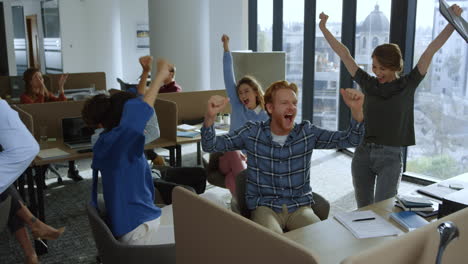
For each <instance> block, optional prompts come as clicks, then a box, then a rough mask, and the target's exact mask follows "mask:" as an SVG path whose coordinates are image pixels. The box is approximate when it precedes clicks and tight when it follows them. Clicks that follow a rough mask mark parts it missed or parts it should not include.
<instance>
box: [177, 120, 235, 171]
mask: <svg viewBox="0 0 468 264" xmlns="http://www.w3.org/2000/svg"><path fill="white" fill-rule="evenodd" d="M202 126H203V124H198V125H195V127H196V129H201V127H202ZM229 128H230V127H229V126H227V127H224V128H222V129H220V128H217V129H216V131H221V132H222V133H218V132H217V134H216V136H221V135H224V134H227V133H228V132H229ZM224 131H225V132H224ZM189 143H197V165H200V164H202V149H201V135H197V136H195V137H177V148H176V151H177V155H176V156H177V158H176V160H177V161H176V162H177V164H178V167H180V166H182V146H181V145H183V144H189Z"/></svg>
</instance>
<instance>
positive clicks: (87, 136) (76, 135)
mask: <svg viewBox="0 0 468 264" xmlns="http://www.w3.org/2000/svg"><path fill="white" fill-rule="evenodd" d="M93 133H94V129H91V128H89V127H87V126H86V124H85V122H84V121H83V119H82V118H81V117H70V118H63V119H62V136H63V142H64V143H82V142H91V135H93Z"/></svg>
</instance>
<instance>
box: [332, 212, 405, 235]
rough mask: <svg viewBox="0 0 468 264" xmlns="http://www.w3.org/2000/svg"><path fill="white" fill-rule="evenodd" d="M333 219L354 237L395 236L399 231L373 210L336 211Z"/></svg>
mask: <svg viewBox="0 0 468 264" xmlns="http://www.w3.org/2000/svg"><path fill="white" fill-rule="evenodd" d="M335 219H336V220H338V222H340V223H341V224H342V225H343V226H344V227H346V228H347V229H348V230H349V231H351V233H353V235H354V236H355V237H356V238H370V237H382V236H395V235H398V234H401V231H400V230H399V229H398V228H396V227H395V226H393V225H392V224H390V223H389V222H387V221H386V220H385V219H383V218H382V217H381V216H379V215H377V214H376V213H374V212H373V211H370V210H368V211H354V212H349V213H337V214H335Z"/></svg>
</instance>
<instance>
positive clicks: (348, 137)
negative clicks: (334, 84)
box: [201, 81, 364, 233]
mask: <svg viewBox="0 0 468 264" xmlns="http://www.w3.org/2000/svg"><path fill="white" fill-rule="evenodd" d="M297 92H298V89H297V86H296V85H295V84H294V83H288V82H287V81H278V82H275V83H273V84H272V85H270V87H268V89H267V91H266V93H265V97H264V98H265V108H266V109H267V111H268V114H269V116H270V119H269V120H268V121H264V122H255V123H254V122H248V123H246V124H245V125H244V126H243V127H241V128H239V129H237V130H235V131H233V132H231V133H229V134H227V135H223V136H218V137H216V136H215V130H214V127H213V124H214V120H215V118H216V114H217V113H219V112H221V111H222V110H223V109H224V107H225V106H226V105H227V103H228V102H229V100H228V99H227V98H224V97H222V96H213V97H211V98H210V99H209V101H208V107H207V112H206V114H205V121H204V125H203V128H202V130H201V132H202V147H203V150H204V151H207V152H224V151H232V150H243V151H244V152H245V153H246V154H247V183H246V194H245V198H246V202H247V207H248V209H249V210H251V212H252V214H251V218H252V220H253V221H255V222H257V223H259V224H261V225H263V226H265V227H267V228H269V229H271V230H273V231H275V232H278V233H283V229H287V230H294V229H297V228H300V227H303V226H306V225H309V224H312V223H315V222H318V221H320V219H319V218H318V217H317V216H316V215H315V214H314V211H313V210H312V208H311V207H310V205H311V204H313V203H314V200H313V197H312V189H311V187H310V161H311V157H312V151H313V149H333V148H349V147H356V146H358V145H359V143H360V142H361V139H362V138H363V135H364V124H363V123H362V122H363V119H364V116H363V112H362V105H363V102H364V95H363V94H362V93H361V92H359V91H357V90H355V89H341V90H340V93H341V95H342V96H343V100H344V101H345V103H346V105H347V106H348V107H349V108H350V109H351V113H352V117H353V120H351V124H350V127H349V128H348V129H347V130H346V131H328V130H324V129H321V128H318V127H316V126H314V125H313V124H311V123H310V121H302V122H301V123H300V124H295V123H294V118H295V117H296V113H297V96H296V95H297Z"/></svg>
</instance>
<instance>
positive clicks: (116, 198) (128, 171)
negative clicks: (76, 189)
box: [92, 98, 161, 237]
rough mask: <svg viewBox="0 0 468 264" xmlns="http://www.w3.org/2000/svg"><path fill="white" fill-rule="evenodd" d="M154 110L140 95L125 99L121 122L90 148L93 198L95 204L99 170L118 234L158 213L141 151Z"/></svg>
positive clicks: (124, 232) (111, 224)
mask: <svg viewBox="0 0 468 264" xmlns="http://www.w3.org/2000/svg"><path fill="white" fill-rule="evenodd" d="M153 113H154V110H153V108H152V107H151V106H149V105H148V104H147V103H145V102H144V101H142V99H141V98H134V99H130V100H128V101H127V102H126V103H125V106H124V109H123V113H122V118H121V120H120V124H119V125H118V126H117V127H115V128H113V129H111V130H110V131H108V132H104V133H101V135H100V136H99V139H98V141H97V142H96V144H95V145H94V147H93V152H94V155H93V163H92V168H93V181H94V183H93V192H92V201H93V203H94V205H95V206H96V200H97V198H96V197H97V171H100V172H101V176H102V188H103V194H104V201H105V205H106V211H107V214H108V216H109V220H110V221H109V224H110V229H111V230H112V233H113V234H114V236H117V237H119V236H122V235H125V234H126V233H128V232H130V231H132V230H133V229H135V228H136V227H138V226H139V225H140V224H142V223H144V222H147V221H151V220H154V219H156V218H158V217H159V216H160V215H161V209H159V208H158V207H157V206H155V205H154V185H153V179H152V177H151V171H150V168H149V166H148V163H147V161H146V158H145V156H144V153H143V150H144V144H145V137H144V129H145V126H146V123H147V122H148V120H149V119H150V118H151V116H152V115H153Z"/></svg>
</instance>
